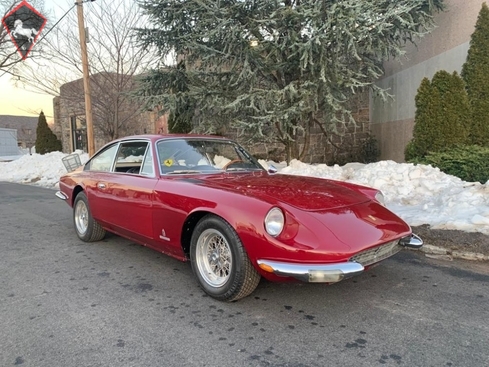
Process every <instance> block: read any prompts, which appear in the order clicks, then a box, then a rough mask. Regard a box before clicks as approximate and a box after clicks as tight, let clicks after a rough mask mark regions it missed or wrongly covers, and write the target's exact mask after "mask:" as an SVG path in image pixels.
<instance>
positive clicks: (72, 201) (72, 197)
mask: <svg viewBox="0 0 489 367" xmlns="http://www.w3.org/2000/svg"><path fill="white" fill-rule="evenodd" d="M82 191H84V190H83V187H81V186H80V185H77V186H75V188H74V189H73V195H72V196H71V206H72V207H73V205H75V199H76V197H77V196H78V194H79V193H80V192H82Z"/></svg>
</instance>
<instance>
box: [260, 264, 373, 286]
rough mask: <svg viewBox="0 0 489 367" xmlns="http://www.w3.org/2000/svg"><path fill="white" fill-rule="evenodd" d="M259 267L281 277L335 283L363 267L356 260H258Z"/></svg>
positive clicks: (356, 273) (355, 273) (351, 275)
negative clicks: (340, 261)
mask: <svg viewBox="0 0 489 367" xmlns="http://www.w3.org/2000/svg"><path fill="white" fill-rule="evenodd" d="M257 263H258V266H259V267H260V269H262V270H264V271H266V272H269V273H273V274H276V275H279V276H283V277H293V278H296V279H298V280H301V281H303V282H308V283H336V282H339V281H340V280H343V279H348V278H351V277H353V276H355V275H358V274H361V273H362V272H363V271H364V270H365V268H364V267H363V265H362V264H359V263H356V262H351V261H349V262H342V263H336V264H293V263H284V262H279V261H272V260H258V261H257Z"/></svg>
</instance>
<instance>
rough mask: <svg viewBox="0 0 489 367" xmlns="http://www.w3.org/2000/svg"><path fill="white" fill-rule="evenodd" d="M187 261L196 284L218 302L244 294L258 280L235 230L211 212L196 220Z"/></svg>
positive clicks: (258, 277) (246, 293) (256, 284)
mask: <svg viewBox="0 0 489 367" xmlns="http://www.w3.org/2000/svg"><path fill="white" fill-rule="evenodd" d="M190 260H191V263H192V270H193V272H194V274H195V276H196V278H197V281H198V282H199V285H200V286H201V287H202V288H203V289H204V291H205V292H206V293H207V294H208V295H210V296H211V297H213V298H216V299H218V300H220V301H235V300H238V299H240V298H243V297H246V296H247V295H249V294H251V293H252V292H253V291H254V290H255V288H256V287H257V286H258V283H259V282H260V275H259V274H258V272H257V271H256V269H255V268H254V267H253V265H252V264H251V262H250V260H249V258H248V255H247V253H246V251H245V249H244V247H243V244H242V243H241V240H240V239H239V237H238V234H237V233H236V231H235V230H234V229H233V228H232V227H231V226H230V225H229V223H227V222H226V221H224V220H223V219H221V218H219V217H217V216H215V215H207V216H205V217H204V218H202V219H201V220H200V221H199V223H197V226H196V227H195V230H194V232H193V234H192V240H191V244H190Z"/></svg>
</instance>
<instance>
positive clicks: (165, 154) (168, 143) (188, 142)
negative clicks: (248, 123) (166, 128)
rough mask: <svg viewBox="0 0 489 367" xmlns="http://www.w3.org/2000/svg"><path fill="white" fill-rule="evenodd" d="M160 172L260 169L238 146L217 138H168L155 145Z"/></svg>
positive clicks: (255, 161)
mask: <svg viewBox="0 0 489 367" xmlns="http://www.w3.org/2000/svg"><path fill="white" fill-rule="evenodd" d="M156 148H157V151H158V158H159V163H160V169H161V173H164V174H185V173H213V172H223V171H226V172H242V171H251V170H263V167H262V166H261V165H260V164H259V163H258V162H257V160H256V159H254V158H253V157H251V156H250V154H249V153H247V152H246V151H245V150H244V149H243V148H242V147H241V146H239V145H238V144H236V143H234V142H232V141H227V140H217V139H194V138H192V139H171V140H170V139H169V140H160V141H159V142H158V143H157V145H156Z"/></svg>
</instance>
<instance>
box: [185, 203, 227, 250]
mask: <svg viewBox="0 0 489 367" xmlns="http://www.w3.org/2000/svg"><path fill="white" fill-rule="evenodd" d="M208 214H212V215H216V214H215V213H212V212H210V211H206V210H197V211H195V212H192V213H190V214H189V215H188V216H187V218H186V219H185V221H184V222H183V227H182V235H181V240H180V243H181V245H182V250H183V253H184V254H185V256H186V257H187V258H188V259H190V241H191V240H192V233H193V232H194V229H195V226H196V225H197V223H199V221H200V220H201V219H202V218H203V217H205V216H206V215H208ZM216 216H218V215H216ZM222 219H223V220H225V219H224V218H222Z"/></svg>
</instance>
